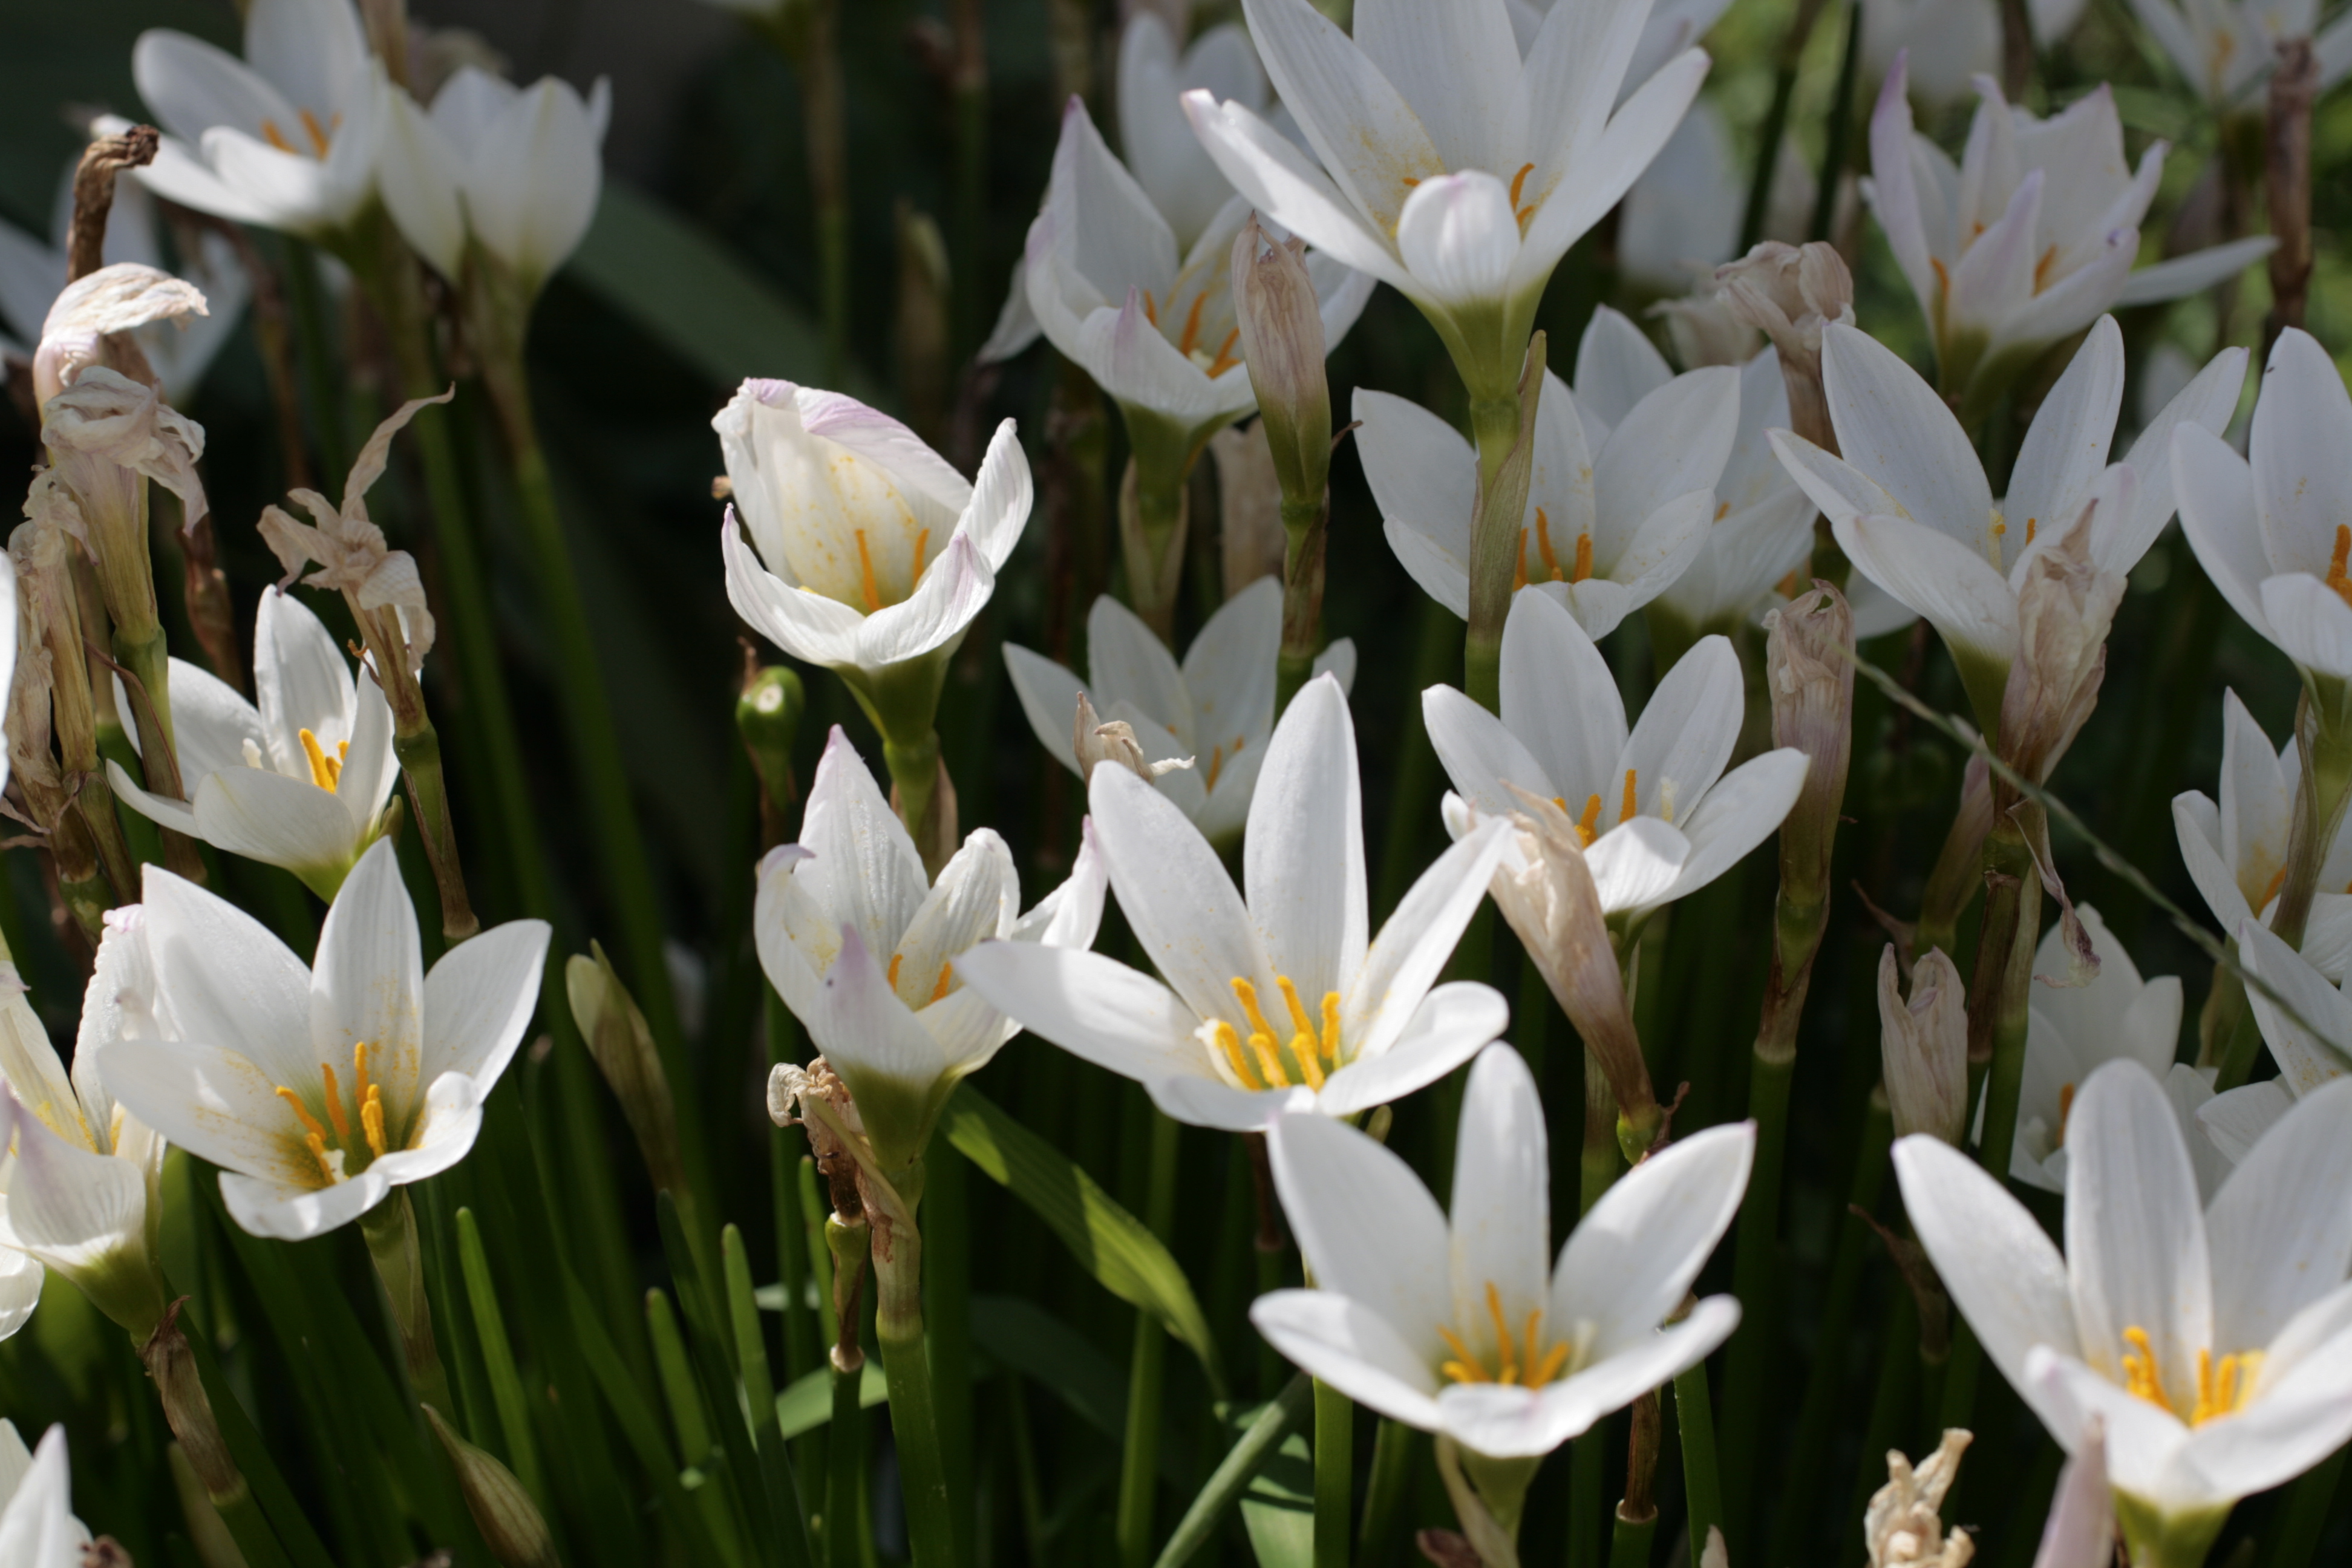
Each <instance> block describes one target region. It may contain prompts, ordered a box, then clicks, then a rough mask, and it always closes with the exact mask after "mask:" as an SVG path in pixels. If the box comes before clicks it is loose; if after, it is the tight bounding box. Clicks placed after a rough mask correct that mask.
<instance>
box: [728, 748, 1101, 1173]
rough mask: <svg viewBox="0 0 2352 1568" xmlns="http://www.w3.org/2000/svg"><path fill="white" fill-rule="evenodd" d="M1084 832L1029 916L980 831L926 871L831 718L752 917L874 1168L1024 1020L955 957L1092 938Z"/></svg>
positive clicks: (894, 1158) (1091, 875)
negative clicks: (935, 869) (961, 972)
mask: <svg viewBox="0 0 2352 1568" xmlns="http://www.w3.org/2000/svg"><path fill="white" fill-rule="evenodd" d="M1105 771H1107V772H1116V771H1117V770H1115V769H1107V770H1105ZM1088 839H1089V841H1088V842H1087V843H1085V844H1083V845H1082V846H1081V847H1080V848H1079V850H1078V856H1077V859H1076V863H1075V864H1073V865H1072V866H1071V868H1070V876H1069V879H1068V880H1067V881H1066V882H1064V883H1063V884H1062V885H1061V886H1060V887H1059V888H1056V889H1054V891H1052V892H1051V893H1048V894H1047V895H1046V896H1045V898H1043V899H1041V900H1038V902H1037V906H1036V907H1035V908H1034V909H1033V910H1029V912H1028V913H1026V914H1024V913H1022V912H1021V878H1020V874H1019V873H1018V872H1017V871H1015V870H1014V869H1013V852H1012V851H1011V850H1010V849H1008V848H1006V847H1005V845H1004V840H1003V839H1002V838H1000V837H997V836H996V834H995V833H994V832H993V831H992V830H991V829H989V828H985V827H982V828H979V829H976V830H974V831H973V832H972V834H971V836H970V837H967V838H965V840H964V841H963V847H962V848H961V849H959V850H958V851H957V852H956V854H955V856H954V858H951V859H950V860H949V861H948V863H947V864H946V865H945V866H943V867H941V868H940V876H939V880H938V881H937V882H936V883H933V882H930V881H929V880H928V879H926V878H925V877H924V875H923V860H922V857H921V856H920V855H919V854H918V853H917V852H916V849H915V841H914V839H913V838H911V837H908V833H907V829H906V827H905V826H903V825H902V824H901V823H900V822H899V820H898V814H897V813H896V812H893V811H892V810H891V809H890V805H889V803H888V802H887V801H886V800H884V799H883V798H882V792H881V790H880V789H879V788H878V787H877V785H876V784H875V782H874V775H873V774H872V773H869V772H867V771H866V763H864V761H863V760H861V759H860V758H859V757H858V755H857V751H856V748H855V747H854V746H852V745H851V744H850V743H849V738H848V737H847V736H845V735H844V734H843V733H842V732H841V729H840V727H839V726H838V725H836V726H835V728H834V731H833V733H832V736H831V737H830V738H829V739H828V740H827V741H826V742H825V748H824V758H823V760H822V761H820V762H819V763H817V769H816V781H815V783H814V784H812V785H811V786H810V789H809V797H808V809H807V812H806V814H805V815H804V816H803V818H802V821H801V836H800V841H799V842H798V843H797V844H793V845H786V846H783V847H779V848H777V849H776V850H774V851H772V852H771V854H770V855H769V857H768V858H767V860H766V861H765V862H764V863H763V864H762V866H761V872H760V898H759V903H758V906H757V909H756V910H755V913H754V917H753V926H754V930H755V931H756V933H757V936H758V941H759V947H760V963H761V967H762V968H763V969H765V970H766V971H767V973H768V978H769V979H770V980H771V981H772V982H773V983H774V984H775V987H776V992H777V994H779V995H781V996H782V998H783V999H784V1005H786V1006H788V1007H790V1008H791V1009H792V1010H793V1015H794V1016H796V1017H798V1018H799V1019H800V1020H801V1022H802V1023H803V1024H804V1025H806V1026H807V1027H808V1031H809V1037H810V1038H811V1039H813V1040H814V1041H815V1042H816V1047H817V1049H819V1050H820V1051H822V1052H823V1053H824V1059H825V1060H826V1061H827V1062H828V1063H830V1064H831V1065H832V1068H833V1070H834V1071H835V1072H836V1073H838V1074H839V1075H840V1077H841V1080H842V1082H843V1083H844V1084H845V1085H847V1086H848V1089H849V1094H850V1098H851V1099H852V1100H854V1101H855V1102H856V1106H857V1111H858V1116H859V1118H860V1119H861V1121H863V1124H864V1126H865V1130H866V1136H867V1137H868V1138H870V1139H871V1140H872V1141H873V1143H874V1147H875V1152H876V1154H877V1157H878V1158H879V1159H880V1160H881V1162H882V1164H883V1167H884V1169H886V1170H890V1171H895V1170H898V1169H899V1168H900V1167H902V1166H904V1165H905V1164H907V1163H908V1162H909V1161H911V1160H914V1159H916V1158H918V1157H919V1156H920V1155H921V1153H922V1152H923V1146H924V1145H925V1144H926V1143H928V1142H929V1141H930V1135H931V1128H932V1125H933V1123H934V1122H936V1121H938V1119H939V1113H940V1107H941V1106H943V1105H945V1104H946V1103H947V1098H948V1096H949V1095H950V1093H952V1092H953V1091H954V1089H955V1086H956V1085H957V1084H959V1083H961V1082H962V1081H963V1079H965V1078H967V1077H969V1076H970V1075H971V1074H972V1073H974V1072H977V1071H979V1070H980V1069H981V1068H983V1067H985V1066H987V1065H988V1062H989V1060H990V1058H992V1057H994V1056H995V1055H996V1053H997V1050H998V1049H999V1048H1000V1047H1002V1046H1003V1044H1004V1042H1005V1041H1007V1040H1009V1039H1011V1038H1012V1037H1013V1035H1014V1034H1016V1033H1018V1032H1019V1029H1020V1026H1019V1025H1018V1024H1016V1023H1012V1022H1009V1021H1007V1020H1006V1018H1005V1016H1004V1015H1003V1013H1001V1012H999V1011H998V1010H997V1009H996V1008H995V1007H994V1006H993V1005H991V1003H990V1000H989V999H988V998H986V997H984V996H982V994H980V993H979V992H978V991H977V990H975V989H974V988H973V987H971V986H970V985H967V984H959V983H958V977H957V973H956V970H955V967H954V964H955V960H956V957H957V955H959V954H960V953H962V952H967V951H969V950H970V949H971V946H972V945H973V944H974V943H975V942H987V941H991V940H993V939H997V938H1003V939H1008V940H1010V941H1011V942H1020V943H1026V944H1033V945H1035V946H1037V947H1038V948H1040V949H1074V950H1075V949H1084V948H1087V947H1090V946H1092V945H1093V944H1094V940H1095V931H1096V930H1097V927H1098V926H1099V925H1100V924H1101V922H1102V910H1103V889H1104V878H1103V869H1102V861H1101V858H1100V856H1099V855H1098V854H1097V852H1096V849H1095V847H1094V845H1093V843H1092V842H1091V835H1090V834H1089V835H1088ZM778 1070H779V1071H780V1072H781V1071H782V1070H783V1069H782V1068H779V1069H778Z"/></svg>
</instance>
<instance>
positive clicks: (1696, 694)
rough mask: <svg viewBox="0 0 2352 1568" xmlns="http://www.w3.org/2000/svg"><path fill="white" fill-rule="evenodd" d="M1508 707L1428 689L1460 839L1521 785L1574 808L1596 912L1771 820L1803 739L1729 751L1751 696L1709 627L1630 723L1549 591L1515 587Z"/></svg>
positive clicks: (1658, 899) (1629, 915)
mask: <svg viewBox="0 0 2352 1568" xmlns="http://www.w3.org/2000/svg"><path fill="white" fill-rule="evenodd" d="M1502 697H1503V704H1502V713H1501V715H1500V716H1499V717H1498V716H1496V714H1493V713H1489V712H1487V711H1486V710H1485V709H1484V708H1481V707H1480V706H1479V705H1478V704H1477V703H1475V702H1473V701H1472V700H1470V699H1469V698H1467V697H1465V696H1464V695H1463V694H1462V693H1461V692H1459V691H1456V690H1455V689H1454V688H1452V687H1450V686H1433V687H1431V688H1430V689H1428V690H1427V691H1425V692H1423V693H1422V713H1423V716H1424V718H1425V719H1426V721H1427V723H1428V726H1429V742H1430V744H1431V745H1432V746H1433V747H1434V748H1435V749H1436V752H1437V757H1438V760H1439V761H1440V762H1442V763H1444V764H1445V773H1446V776H1447V777H1448V778H1449V779H1451V780H1452V781H1453V784H1454V790H1455V791H1457V792H1459V793H1458V794H1449V795H1447V796H1446V799H1445V824H1446V826H1447V828H1448V829H1449V830H1450V831H1452V832H1453V833H1454V835H1455V837H1462V836H1464V835H1465V834H1467V833H1471V832H1473V831H1475V828H1476V826H1478V825H1483V824H1484V823H1486V822H1487V821H1490V820H1493V819H1496V818H1502V817H1507V816H1510V815H1511V814H1512V813H1513V812H1517V811H1523V810H1525V809H1526V802H1525V798H1524V797H1523V796H1522V795H1519V794H1518V793H1517V792H1518V791H1522V790H1523V791H1525V792H1526V793H1527V795H1533V796H1536V797H1538V798H1540V799H1548V800H1549V801H1551V802H1552V803H1553V804H1554V805H1558V806H1559V808H1560V809H1561V810H1562V811H1564V812H1566V813H1567V814H1568V815H1569V816H1570V817H1571V818H1573V819H1575V823H1576V827H1577V831H1578V834H1579V836H1580V837H1582V838H1583V839H1584V843H1585V862H1586V864H1587V865H1588V866H1589V867H1590V868H1591V872H1592V880H1593V884H1594V886H1595V887H1596V889H1598V890H1599V892H1600V895H1601V910H1602V911H1603V912H1604V913H1606V914H1608V915H1610V916H1611V917H1612V925H1614V924H1616V923H1617V917H1622V920H1623V921H1625V922H1627V923H1631V922H1633V921H1639V920H1641V919H1642V918H1643V916H1645V915H1647V914H1648V913H1649V912H1650V911H1651V910H1655V909H1657V908H1658V907H1660V906H1661V905H1664V904H1667V903H1671V902H1673V901H1674V900H1676V899H1679V898H1682V897H1684V896H1685V895H1687V894H1690V893H1694V892H1696V891H1697V890H1698V889H1701V888H1703V887H1705V886H1706V885H1707V884H1708V883H1709V882H1712V881H1714V880H1715V879H1716V878H1717V877H1719V876H1721V875H1722V874H1723V873H1724V872H1726V871H1727V870H1729V869H1730V868H1732V867H1733V866H1734V865H1736V864H1737V863H1738V861H1739V859H1740V858H1742V857H1743V856H1745V855H1746V854H1747V853H1748V851H1749V850H1751V849H1753V848H1755V847H1756V846H1758V845H1759V844H1761V843H1762V842H1763V841H1764V840H1765V839H1766V838H1767V837H1769V836H1770V835H1771V833H1772V831H1773V829H1775V828H1777V827H1779V826H1780V820H1781V818H1783V817H1785V816H1788V815H1789V808H1790V806H1792V805H1795V804H1796V800H1797V792H1798V791H1799V790H1800V789H1801V788H1802V787H1803V785H1804V782H1805V769H1806V766H1807V763H1806V759H1805V753H1804V752H1801V751H1798V750H1797V749H1795V748H1794V747H1790V746H1784V747H1781V748H1780V750H1778V751H1773V752H1766V753H1764V754H1763V755H1762V756H1760V757H1755V758H1751V759H1750V760H1749V761H1748V762H1745V763H1741V764H1740V765H1739V766H1738V767H1737V768H1734V769H1732V770H1731V771H1730V772H1729V773H1726V772H1724V765H1725V764H1726V763H1728V762H1729V761H1730V760H1731V752H1732V748H1733V746H1734V745H1735V744H1737V743H1738V739H1739V725H1740V721H1741V717H1742V715H1743V713H1744V712H1745V711H1746V698H1745V695H1744V690H1743V687H1742V684H1741V680H1740V675H1739V658H1738V655H1736V654H1735V653H1733V652H1732V650H1731V644H1730V642H1729V641H1728V640H1727V639H1726V638H1724V637H1705V638H1702V639H1701V640H1700V641H1699V642H1698V644H1697V645H1696V647H1693V648H1692V649H1691V650H1690V652H1688V653H1686V654H1685V655H1684V656H1683V658H1682V659H1681V661H1680V662H1679V663H1677V664H1676V665H1675V667H1674V668H1672V669H1671V670H1669V671H1667V672H1666V676H1665V679H1663V680H1661V681H1659V682H1658V688H1657V689H1656V690H1655V691H1654V692H1653V693H1652V694H1651V696H1650V701H1649V705H1648V706H1647V707H1645V708H1644V709H1643V710H1642V719H1641V722H1640V723H1638V724H1636V725H1634V726H1633V730H1632V732H1631V733H1630V734H1629V733H1628V732H1627V730H1626V724H1625V704H1624V699H1623V698H1622V697H1621V696H1620V695H1619V694H1618V690H1617V679H1616V677H1614V676H1613V675H1612V674H1611V673H1610V672H1609V665H1608V663H1607V661H1606V660H1604V659H1603V658H1601V650H1600V649H1599V648H1597V647H1594V646H1593V643H1592V639H1591V637H1588V636H1586V635H1585V632H1584V629H1583V628H1582V627H1581V626H1578V625H1577V624H1576V621H1575V619H1574V618H1573V617H1572V616H1569V615H1568V614H1566V613H1565V612H1564V611H1562V610H1561V609H1560V607H1559V605H1555V604H1553V603H1552V602H1551V601H1549V599H1546V598H1544V597H1542V596H1541V595H1535V594H1522V595H1519V596H1518V597H1517V599H1515V600H1513V601H1512V603H1511V615H1510V618H1509V619H1508V620H1507V621H1506V622H1505V623H1504V625H1503V679H1502Z"/></svg>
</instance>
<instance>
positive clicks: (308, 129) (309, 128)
mask: <svg viewBox="0 0 2352 1568" xmlns="http://www.w3.org/2000/svg"><path fill="white" fill-rule="evenodd" d="M295 112H296V113H297V114H299V115H300V116H301V117H302V132H303V134H304V135H306V136H308V137H309V138H310V155H311V156H312V157H314V158H316V159H318V160H319V161H320V163H325V162H326V160H327V149H328V148H330V147H331V146H332V145H334V140H335V132H338V131H340V130H341V129H342V125H343V117H342V116H341V114H334V115H330V116H329V117H328V119H327V123H326V124H325V125H323V126H322V125H320V123H319V117H318V116H317V115H315V114H313V113H311V112H310V110H307V109H300V110H295ZM261 139H262V140H263V141H264V142H268V143H269V144H270V145H271V146H272V147H275V148H277V149H278V151H279V152H280V153H294V154H295V156H297V157H299V156H300V155H301V153H300V151H299V149H298V148H296V147H295V145H294V143H293V142H289V141H288V140H287V139H286V132H283V131H280V130H279V129H278V121H275V120H265V121H262V122H261Z"/></svg>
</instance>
